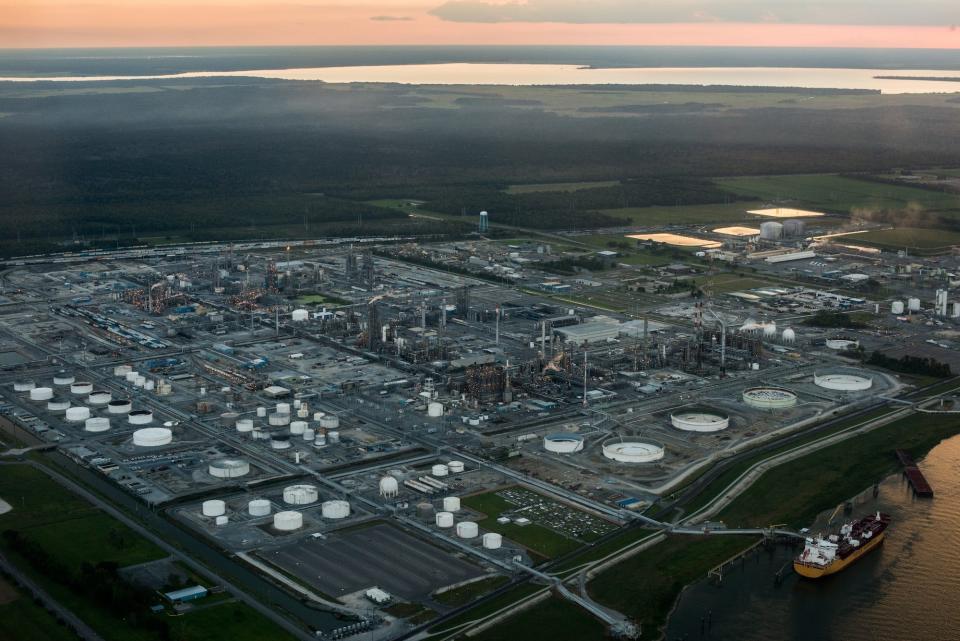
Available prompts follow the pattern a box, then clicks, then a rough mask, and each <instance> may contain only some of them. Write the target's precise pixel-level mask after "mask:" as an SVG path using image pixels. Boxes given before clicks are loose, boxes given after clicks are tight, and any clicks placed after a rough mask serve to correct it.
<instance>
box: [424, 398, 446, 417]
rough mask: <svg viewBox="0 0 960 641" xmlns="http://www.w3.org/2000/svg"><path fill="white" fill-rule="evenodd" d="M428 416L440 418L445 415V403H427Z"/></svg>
mask: <svg viewBox="0 0 960 641" xmlns="http://www.w3.org/2000/svg"><path fill="white" fill-rule="evenodd" d="M427 416H429V417H431V418H440V417H441V416H443V404H442V403H436V402H433V403H430V404H428V405H427Z"/></svg>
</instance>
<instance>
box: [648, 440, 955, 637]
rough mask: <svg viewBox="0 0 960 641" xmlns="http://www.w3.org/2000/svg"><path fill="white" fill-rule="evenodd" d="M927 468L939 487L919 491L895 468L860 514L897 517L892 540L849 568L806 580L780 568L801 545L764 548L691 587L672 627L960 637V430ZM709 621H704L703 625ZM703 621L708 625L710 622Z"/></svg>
mask: <svg viewBox="0 0 960 641" xmlns="http://www.w3.org/2000/svg"><path fill="white" fill-rule="evenodd" d="M920 469H921V470H923V473H924V475H925V476H926V477H927V480H929V481H930V484H931V485H932V486H933V488H934V491H935V492H936V497H935V498H934V499H932V500H930V499H917V498H914V496H913V493H912V491H911V490H910V488H909V486H908V485H907V483H906V481H905V480H904V479H903V477H902V475H900V474H896V475H894V476H891V477H889V478H887V479H886V480H885V481H884V482H883V483H881V485H880V493H879V495H878V497H877V498H873V496H872V493H871V492H865V493H864V494H863V495H861V497H859V498H858V499H857V503H858V505H857V507H856V508H855V509H854V514H855V515H856V516H860V515H862V514H864V513H868V512H870V511H873V510H882V511H884V512H887V513H889V514H890V515H891V516H893V523H892V524H891V526H890V528H889V529H888V530H887V536H886V539H885V541H884V544H883V546H882V547H881V548H880V549H878V550H876V551H874V552H872V553H870V554H869V555H867V556H865V557H863V558H862V559H860V560H859V561H858V562H857V563H855V564H854V565H852V566H850V567H849V568H847V569H846V570H845V571H843V572H841V573H839V574H837V575H834V576H832V577H827V578H825V579H821V580H820V581H809V580H804V579H801V578H800V577H799V576H797V575H796V574H794V573H792V571H791V572H790V573H789V574H788V575H787V578H786V579H785V580H784V581H783V582H782V584H781V585H779V586H777V585H775V581H774V575H775V573H776V571H777V570H778V569H779V568H780V567H782V566H783V565H784V564H785V563H787V562H788V561H789V560H790V559H791V558H792V556H793V555H794V554H796V551H797V550H796V549H793V548H788V547H778V548H775V549H774V550H772V551H762V552H759V553H758V554H756V555H755V556H753V557H749V558H748V559H747V560H746V561H745V562H744V563H743V564H742V566H740V564H737V566H734V568H732V569H730V570H729V571H728V574H727V575H726V576H724V579H723V582H722V584H721V585H719V586H718V585H714V584H711V583H708V582H706V581H703V582H700V583H697V584H695V585H693V586H691V587H690V588H688V589H687V590H686V591H685V592H684V593H683V595H682V596H681V598H680V601H679V602H678V604H677V608H676V610H675V612H674V614H673V616H672V617H671V619H670V621H669V623H668V626H667V639H671V640H673V639H689V640H691V641H692V640H701V639H710V640H713V641H720V640H731V641H732V640H734V639H735V640H736V641H769V640H771V639H778V640H779V639H783V640H787V639H789V640H794V641H877V640H882V641H886V640H896V641H899V640H908V639H909V640H910V641H947V640H949V639H957V638H960V437H954V438H952V439H950V440H948V441H945V442H943V443H941V444H940V445H938V446H937V447H936V448H934V449H933V450H932V451H931V452H930V453H929V454H928V456H927V457H926V458H925V459H924V460H923V461H922V462H921V463H920ZM701 619H703V623H701ZM701 627H702V630H701Z"/></svg>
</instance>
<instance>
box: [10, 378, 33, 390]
mask: <svg viewBox="0 0 960 641" xmlns="http://www.w3.org/2000/svg"><path fill="white" fill-rule="evenodd" d="M36 386H37V384H36V383H34V382H33V381H17V382H16V383H14V384H13V391H14V392H29V391H30V390H32V389H33V388H35V387H36Z"/></svg>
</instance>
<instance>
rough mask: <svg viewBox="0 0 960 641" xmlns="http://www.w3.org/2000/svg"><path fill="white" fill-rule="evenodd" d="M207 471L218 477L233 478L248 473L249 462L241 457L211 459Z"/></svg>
mask: <svg viewBox="0 0 960 641" xmlns="http://www.w3.org/2000/svg"><path fill="white" fill-rule="evenodd" d="M207 472H209V473H210V476H213V477H216V478H218V479H235V478H240V477H241V476H246V475H247V474H249V473H250V464H249V463H247V462H246V461H245V460H243V459H237V458H225V459H220V460H217V461H212V462H211V463H210V465H209V467H208V468H207Z"/></svg>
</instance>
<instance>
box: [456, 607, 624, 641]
mask: <svg viewBox="0 0 960 641" xmlns="http://www.w3.org/2000/svg"><path fill="white" fill-rule="evenodd" d="M470 638H471V639H474V640H475V641H516V640H517V639H551V638H552V639H557V640H558V641H559V640H560V639H576V641H591V640H594V639H595V640H597V641H599V640H601V639H605V638H607V636H606V626H604V624H603V623H601V622H600V621H599V620H597V619H594V618H593V617H592V616H590V615H589V614H587V613H586V612H584V611H583V610H581V609H580V608H579V607H577V606H575V605H573V604H572V603H570V602H569V601H567V600H566V599H564V598H563V597H560V596H551V597H550V598H549V599H547V600H546V601H542V602H540V603H538V604H537V605H535V606H534V607H532V608H530V609H529V610H524V611H523V612H521V613H519V614H517V615H516V616H514V617H511V619H510V625H509V626H495V627H493V628H490V629H488V630H485V631H484V632H481V633H480V634H477V635H475V636H472V637H470Z"/></svg>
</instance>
